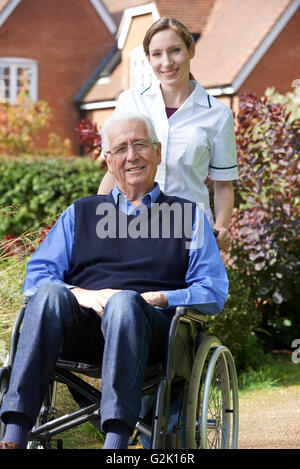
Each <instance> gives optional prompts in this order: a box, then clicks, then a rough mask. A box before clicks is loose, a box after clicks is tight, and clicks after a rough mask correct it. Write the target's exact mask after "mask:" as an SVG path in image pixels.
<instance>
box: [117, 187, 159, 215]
mask: <svg viewBox="0 0 300 469" xmlns="http://www.w3.org/2000/svg"><path fill="white" fill-rule="evenodd" d="M154 184H155V186H154V188H153V189H152V191H150V192H147V194H145V195H144V196H143V198H142V203H143V204H144V205H145V206H146V207H147V208H149V207H151V205H152V204H154V202H156V200H157V199H158V196H159V195H160V193H161V190H160V187H159V184H158V182H155V183H154ZM111 193H112V196H113V199H114V202H115V204H116V205H120V208H121V209H122V211H124V212H125V213H127V214H130V213H131V212H133V211H136V209H137V207H134V206H133V205H132V204H131V203H130V202H129V200H128V199H127V197H126V195H125V194H123V192H121V191H120V190H119V189H118V187H117V185H116V184H115V185H114V187H113V190H112V192H111Z"/></svg>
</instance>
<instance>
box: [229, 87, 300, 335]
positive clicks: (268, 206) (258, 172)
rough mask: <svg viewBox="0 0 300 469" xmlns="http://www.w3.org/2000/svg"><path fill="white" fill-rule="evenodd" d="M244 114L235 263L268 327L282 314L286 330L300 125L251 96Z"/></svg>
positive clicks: (283, 109) (295, 243)
mask: <svg viewBox="0 0 300 469" xmlns="http://www.w3.org/2000/svg"><path fill="white" fill-rule="evenodd" d="M273 99H274V96H273ZM289 104H290V102H289ZM240 109H241V110H240V113H239V115H238V123H239V127H238V129H237V134H236V137H237V151H238V158H239V168H240V179H239V180H238V181H237V197H238V207H237V208H236V209H235V210H234V213H233V218H232V225H231V231H232V235H233V239H234V242H233V248H232V253H231V255H232V257H231V262H230V263H231V264H232V266H233V267H234V268H236V269H238V271H239V272H240V275H242V276H243V277H244V278H245V280H246V283H248V284H249V285H250V286H251V291H252V293H251V294H252V297H253V299H254V302H255V305H256V308H257V310H260V311H264V312H265V313H266V312H267V313H266V316H267V317H268V319H267V320H266V317H265V318H264V319H265V321H264V324H266V323H268V324H269V325H270V324H271V323H272V324H275V321H274V318H275V316H276V315H277V316H278V317H279V318H280V321H281V325H282V327H283V324H286V325H287V324H288V323H289V324H290V325H291V323H292V322H291V318H289V317H288V316H282V314H281V313H282V312H283V310H284V309H285V308H283V307H281V306H280V305H283V304H284V303H287V302H294V299H295V295H297V293H296V292H297V291H298V292H299V265H300V262H299V238H298V235H297V233H298V229H299V208H298V207H299V199H300V192H299V184H298V171H299V155H300V120H299V119H295V118H291V116H292V112H291V107H290V106H289V110H288V108H287V106H286V104H280V103H277V102H271V101H270V100H269V99H268V97H267V96H264V97H262V98H261V99H258V98H257V97H256V96H255V95H254V94H251V93H247V94H246V95H244V96H243V97H242V98H241V108H240ZM267 304H268V305H269V307H268V308H267V307H266V305H267ZM275 311H276V313H275ZM291 314H292V312H291ZM272 316H273V318H272ZM277 326H278V321H277ZM271 329H272V328H271Z"/></svg>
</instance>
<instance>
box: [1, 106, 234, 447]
mask: <svg viewBox="0 0 300 469" xmlns="http://www.w3.org/2000/svg"><path fill="white" fill-rule="evenodd" d="M101 133H102V143H103V151H104V154H105V158H106V161H107V165H108V169H109V171H110V172H111V173H113V174H114V175H115V179H116V185H115V187H114V189H113V190H112V192H111V193H110V194H109V195H105V196H104V195H103V196H101V195H97V196H91V197H86V198H83V199H80V200H77V201H75V202H74V204H72V205H71V206H70V207H68V208H67V209H66V210H65V211H64V212H63V214H62V215H61V217H60V218H59V219H58V221H57V223H56V224H55V226H54V227H53V228H52V230H51V231H50V233H49V234H48V236H47V237H46V238H45V240H44V241H43V243H42V244H41V245H40V247H39V248H38V249H37V251H36V252H35V253H34V255H33V256H32V257H31V259H30V260H29V262H28V264H27V267H26V278H25V282H24V285H23V293H24V295H25V296H28V297H30V299H29V302H28V305H27V308H26V312H25V316H24V321H23V326H22V330H21V335H20V339H19V343H18V349H17V353H16V357H15V360H14V364H13V369H12V375H11V380H10V386H9V390H8V393H7V395H6V398H5V400H4V403H3V406H2V409H1V418H2V419H3V421H4V422H5V423H6V425H7V426H6V434H5V437H4V441H3V442H1V444H0V446H1V447H2V448H16V447H18V448H25V447H26V444H27V433H28V431H29V430H30V428H31V427H32V426H33V423H34V421H35V419H36V417H37V415H38V412H39V408H40V406H41V403H42V400H43V396H44V394H45V391H46V389H47V385H48V383H49V379H50V375H51V371H52V370H53V367H54V365H55V362H56V360H57V358H58V357H59V356H61V357H62V358H64V359H68V360H73V361H81V362H86V363H91V364H95V363H99V361H100V360H101V361H102V398H101V426H102V428H103V430H104V431H105V433H106V439H105V443H104V448H114V449H121V448H127V445H128V439H129V436H130V434H131V432H132V430H133V428H134V426H135V423H136V419H137V417H138V415H139V411H140V405H141V387H142V384H143V380H144V376H145V370H146V366H147V363H149V362H155V361H161V359H162V354H163V350H164V348H165V345H166V343H167V337H168V331H169V327H170V322H171V318H172V315H173V313H174V309H175V307H176V306H178V305H190V306H193V307H195V308H198V309H199V310H200V311H203V312H205V313H207V314H216V313H218V312H219V311H220V310H221V309H222V308H223V305H224V302H225V299H226V296H227V287H228V281H227V276H226V273H225V269H224V266H223V263H222V260H221V258H220V255H219V251H218V248H217V244H216V242H215V239H214V236H213V233H212V230H211V228H210V226H209V224H208V222H207V220H206V217H205V215H204V214H203V212H202V211H201V210H200V209H198V208H197V207H196V206H195V204H192V203H191V202H188V201H185V200H183V199H180V198H177V197H167V196H165V195H164V194H163V193H162V192H161V191H160V188H159V186H158V184H157V183H155V173H156V169H157V166H158V165H159V164H160V161H161V146H160V143H159V142H157V138H156V136H155V132H154V129H153V126H152V124H151V122H150V121H149V120H148V119H147V118H144V117H143V116H139V115H119V116H114V117H111V118H109V119H108V120H107V121H106V123H105V124H104V126H103V128H102V131H101ZM170 208H172V212H174V213H173V217H172V216H171V214H170V210H169V209H170ZM187 208H191V209H192V210H187ZM175 209H176V210H175ZM175 212H176V213H175ZM189 214H192V217H190V216H189ZM165 215H167V216H169V225H172V226H166V224H165V225H164V229H163V230H162V229H161V228H162V224H163V222H164V221H165ZM189 219H191V223H192V227H191V229H190V231H189V230H188V229H186V226H187V221H189ZM173 222H174V223H173Z"/></svg>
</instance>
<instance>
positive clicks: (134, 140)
mask: <svg viewBox="0 0 300 469" xmlns="http://www.w3.org/2000/svg"><path fill="white" fill-rule="evenodd" d="M107 139H108V142H109V150H110V152H111V153H110V154H109V157H108V156H105V159H106V162H107V166H108V170H109V171H110V172H111V173H112V174H114V176H115V179H116V184H117V186H118V188H119V190H120V191H121V192H123V193H124V194H127V192H128V191H132V189H134V190H136V191H138V192H139V193H142V194H145V193H146V192H149V191H150V190H152V189H153V187H154V178H155V174H156V170H157V166H158V165H159V164H160V162H161V145H160V143H157V144H156V145H153V144H152V142H151V141H150V139H149V136H148V130H147V127H146V126H145V124H144V123H143V122H141V121H134V120H128V121H120V122H119V123H118V124H117V125H116V126H115V127H111V128H110V129H108V132H107Z"/></svg>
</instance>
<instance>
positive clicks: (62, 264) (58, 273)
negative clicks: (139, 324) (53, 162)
mask: <svg viewBox="0 0 300 469" xmlns="http://www.w3.org/2000/svg"><path fill="white" fill-rule="evenodd" d="M160 193H161V191H160V187H159V185H158V184H155V187H154V189H153V190H152V191H150V192H149V193H147V194H145V195H144V196H143V198H142V204H144V205H145V206H146V207H147V208H149V207H150V206H151V205H152V204H153V203H155V202H156V200H157V198H158V196H159V195H160ZM112 196H113V198H114V202H115V204H116V205H119V207H120V209H121V210H122V211H124V212H125V213H127V214H131V213H135V214H136V215H137V214H138V213H137V209H138V210H141V209H142V208H143V205H141V206H139V207H135V206H133V205H132V204H131V203H130V202H129V201H128V199H127V197H126V196H125V195H124V194H122V192H121V191H119V189H118V188H117V186H116V185H115V186H114V188H113V190H112ZM99 197H101V196H99ZM74 225H75V212H74V204H72V205H70V206H69V207H68V208H67V209H66V210H65V211H64V212H63V213H62V214H61V216H60V217H59V219H58V220H57V222H56V224H55V225H54V226H53V228H52V229H51V231H50V232H49V233H48V235H47V236H46V238H45V239H44V240H43V242H42V243H41V244H40V246H39V247H38V249H37V250H36V251H35V253H34V254H33V255H32V256H31V258H30V259H29V261H28V262H27V265H26V277H25V281H24V283H23V286H22V291H23V294H24V295H25V296H32V295H34V293H35V292H36V290H37V289H38V287H40V286H41V285H42V284H43V283H46V282H56V283H60V284H62V285H65V286H66V287H68V288H74V287H76V285H69V284H66V283H65V282H64V275H65V273H66V272H68V271H69V270H70V266H71V259H72V252H73V246H74ZM192 240H193V242H192V243H191V245H190V247H189V264H188V269H187V272H186V278H185V280H186V285H187V286H186V288H182V289H178V290H168V291H162V293H164V294H165V295H166V297H167V300H168V305H169V307H175V306H191V307H194V308H196V309H198V310H199V311H201V312H202V313H205V314H209V315H215V314H217V313H218V312H219V311H220V310H222V309H223V307H224V303H225V300H226V298H227V293H228V279H227V275H226V271H225V268H224V264H223V262H222V259H221V256H220V253H219V249H218V247H217V243H216V240H215V237H214V235H213V233H212V230H211V227H210V224H209V222H208V220H207V218H206V216H205V214H204V212H203V211H202V210H201V209H200V208H199V207H198V206H197V208H196V211H195V216H194V220H193V237H192ZM170 268H172V266H171V265H170Z"/></svg>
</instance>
